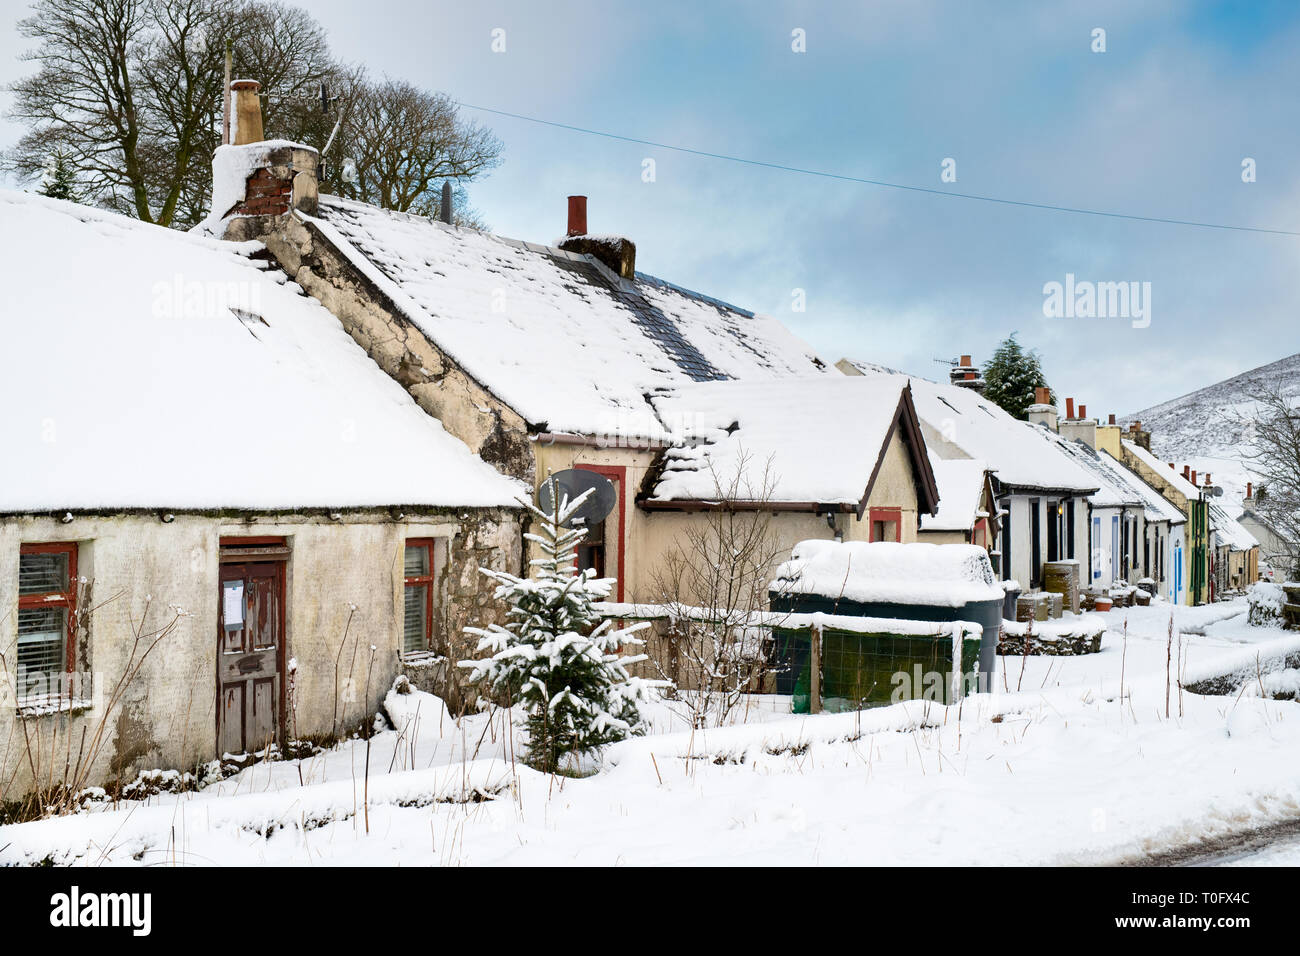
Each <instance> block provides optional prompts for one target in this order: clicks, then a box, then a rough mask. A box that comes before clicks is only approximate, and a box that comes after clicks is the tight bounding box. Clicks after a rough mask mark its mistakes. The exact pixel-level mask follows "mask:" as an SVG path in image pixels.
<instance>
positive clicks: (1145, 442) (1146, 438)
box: [1125, 422, 1151, 451]
mask: <svg viewBox="0 0 1300 956" xmlns="http://www.w3.org/2000/svg"><path fill="white" fill-rule="evenodd" d="M1125 437H1127V438H1128V440H1129V441H1131V442H1132V443H1133V444H1135V445H1137V446H1138V447H1139V448H1145V449H1146V450H1147V451H1150V450H1151V433H1150V432H1149V431H1144V430H1143V428H1142V423H1141V422H1133V423H1132V424H1131V425H1129V428H1128V435H1127V436H1125Z"/></svg>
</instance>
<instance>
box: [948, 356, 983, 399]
mask: <svg viewBox="0 0 1300 956" xmlns="http://www.w3.org/2000/svg"><path fill="white" fill-rule="evenodd" d="M948 381H949V383H951V384H953V385H956V386H958V387H959V388H969V389H970V390H971V391H973V392H977V393H979V394H980V395H983V394H984V376H983V375H982V374H981V373H980V370H979V369H977V368H976V367H975V366H974V365H972V364H971V357H970V356H969V355H962V356H960V357H959V358H958V359H957V364H956V365H954V366H953V367H952V369H951V370H950V371H949V372H948Z"/></svg>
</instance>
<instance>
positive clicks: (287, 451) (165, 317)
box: [0, 191, 519, 513]
mask: <svg viewBox="0 0 1300 956" xmlns="http://www.w3.org/2000/svg"><path fill="white" fill-rule="evenodd" d="M264 255H265V250H264V249H263V247H262V246H261V244H259V243H228V242H220V241H217V240H212V239H204V238H200V237H198V236H194V235H188V234H185V233H180V232H175V231H172V230H170V229H164V228H162V227H159V226H153V225H148V224H145V223H141V222H138V221H136V220H132V219H128V218H126V217H123V216H119V215H115V214H112V213H106V212H101V211H98V210H94V209H91V208H88V207H86V206H79V205H75V204H73V203H67V202H60V201H57V200H51V199H44V198H42V197H38V196H32V195H28V194H25V193H17V192H9V191H0V258H2V259H3V261H4V263H5V270H6V274H7V275H8V276H9V281H7V282H6V283H5V286H4V296H5V304H4V310H3V313H2V314H0V323H2V326H0V327H2V328H3V336H4V348H3V349H0V404H3V406H4V408H5V409H6V411H5V414H4V415H3V416H0V443H3V445H4V447H5V448H6V449H7V455H6V460H5V467H4V469H3V474H2V475H0V512H9V513H14V512H35V511H47V510H56V509H57V510H63V509H68V510H81V509H86V510H99V509H116V508H149V509H153V508H167V509H173V510H185V509H199V508H202V509H208V508H212V509H216V508H241V509H285V508H316V507H319V508H324V507H330V508H346V507H364V506H383V505H411V506H416V505H436V506H479V505H483V506H486V505H504V504H511V503H513V499H514V496H515V494H517V493H518V489H519V485H518V484H517V483H516V482H514V481H512V480H510V479H507V478H504V477H502V476H501V475H499V474H498V473H497V472H496V470H495V469H493V468H492V467H490V466H489V465H487V464H485V463H484V462H482V461H481V460H479V459H478V458H476V457H475V456H474V455H473V454H471V452H470V451H469V449H468V448H466V447H465V445H464V444H462V443H461V442H460V441H459V440H457V439H455V438H453V437H452V436H451V435H449V434H447V432H445V431H444V430H443V428H442V426H441V424H440V423H439V422H437V421H436V420H435V419H433V418H431V417H429V416H428V415H427V414H426V413H424V412H423V411H421V410H420V409H419V408H418V407H417V406H416V404H415V402H414V401H413V400H412V399H411V397H410V396H409V395H408V394H407V393H406V391H405V390H404V389H403V388H402V387H401V386H400V385H398V384H397V383H396V382H394V381H392V380H391V379H390V378H389V377H388V376H387V375H385V374H384V373H383V372H382V371H381V370H380V369H379V368H378V366H376V365H375V364H374V362H373V361H371V359H370V358H369V357H368V356H367V355H366V353H365V352H364V351H363V350H362V349H361V347H360V346H358V345H357V344H356V343H355V342H354V341H353V340H352V339H351V338H350V337H349V336H348V334H347V333H346V332H345V331H344V330H343V327H342V326H341V325H340V324H339V321H338V320H337V319H336V318H334V316H332V315H331V314H330V313H329V312H327V311H326V310H325V309H324V308H323V307H322V306H321V305H320V304H319V303H317V302H316V301H315V300H313V299H310V298H308V297H307V296H306V295H305V294H303V292H302V290H301V289H299V288H298V286H297V285H296V284H294V283H292V282H289V281H288V280H287V279H286V277H285V276H284V274H283V273H281V272H278V271H272V270H271V269H270V267H269V265H268V262H267V259H266V258H262V257H261V256H264ZM255 256H257V257H258V258H255Z"/></svg>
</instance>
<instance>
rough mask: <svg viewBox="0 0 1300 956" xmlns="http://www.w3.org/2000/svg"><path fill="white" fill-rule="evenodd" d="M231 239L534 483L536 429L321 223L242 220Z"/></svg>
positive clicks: (464, 432)
mask: <svg viewBox="0 0 1300 956" xmlns="http://www.w3.org/2000/svg"><path fill="white" fill-rule="evenodd" d="M225 238H227V239H233V240H245V239H257V240H260V241H262V242H264V243H265V244H266V247H267V249H269V250H270V252H271V254H272V255H274V256H275V258H276V260H277V261H278V262H279V263H280V266H281V267H282V268H283V269H284V270H285V271H286V272H287V273H288V274H289V276H290V277H291V278H293V279H294V281H296V282H297V283H298V284H299V285H300V286H302V287H303V289H304V290H305V291H306V292H307V294H308V295H311V296H312V297H313V298H316V299H318V300H319V301H320V302H321V304H322V305H324V306H325V308H327V309H328V310H329V311H330V312H331V313H333V315H334V316H336V317H337V318H338V319H339V321H340V322H342V323H343V327H344V328H345V329H346V330H347V331H348V334H349V335H351V336H352V338H353V339H355V340H356V341H357V343H358V344H359V345H360V346H361V347H362V348H363V349H365V350H366V354H368V355H369V356H370V357H371V358H372V359H374V361H375V362H376V363H377V364H378V365H379V367H380V368H382V369H383V370H384V371H385V372H387V373H388V374H389V375H390V376H391V377H392V378H394V379H395V380H396V381H397V382H399V383H400V384H401V385H402V386H403V387H404V388H405V389H406V390H407V391H408V392H410V394H411V396H412V397H413V398H414V399H415V401H416V403H417V404H418V405H419V406H420V407H421V408H423V409H424V410H425V411H426V412H428V413H429V414H430V415H432V416H433V417H434V418H437V419H438V420H439V421H440V422H442V424H443V427H444V428H446V429H447V431H448V432H450V433H451V434H453V435H455V436H456V437H457V438H459V439H460V440H461V441H463V442H464V443H465V444H466V445H468V446H469V448H470V450H471V451H473V452H474V453H475V454H476V455H478V456H480V457H481V458H483V459H484V460H485V461H487V462H489V463H490V464H492V465H493V466H495V467H496V468H497V469H498V470H499V471H501V472H502V473H504V474H507V475H511V476H513V477H516V478H522V479H524V480H526V481H532V480H533V471H534V458H533V448H532V442H531V441H530V440H529V428H528V424H527V423H526V422H525V421H524V420H523V419H522V418H521V417H520V416H519V415H518V414H517V413H516V412H515V411H514V410H513V409H511V408H510V407H509V406H507V405H506V404H505V403H504V402H502V401H501V400H500V399H498V398H497V397H496V396H495V395H493V394H492V393H491V392H489V391H488V390H487V389H486V388H484V387H483V386H482V385H480V384H479V382H478V381H477V380H475V379H474V378H473V377H472V376H471V375H470V374H469V373H468V372H466V371H465V370H464V369H463V368H461V367H460V365H459V364H457V363H456V362H455V361H454V360H453V359H451V358H450V357H449V356H448V355H446V353H444V352H442V351H441V350H440V349H438V348H437V347H435V346H434V345H433V344H432V343H431V342H430V341H429V339H428V338H427V337H426V336H425V335H424V333H423V332H421V331H420V329H419V328H418V327H417V326H416V325H415V323H414V322H412V321H411V320H410V319H408V318H407V317H406V316H405V315H404V314H403V313H402V311H401V310H400V309H398V308H397V306H396V305H395V304H394V303H393V302H392V300H391V299H390V298H389V297H388V296H387V294H385V293H384V292H383V291H382V290H381V289H380V288H379V287H378V286H377V285H376V284H375V283H374V282H372V281H371V280H370V278H369V277H367V276H366V275H365V274H364V273H362V272H361V271H360V270H359V269H357V268H356V266H354V265H353V264H352V263H351V262H350V261H349V260H348V259H347V258H345V257H344V256H343V255H341V254H340V253H339V252H338V250H337V249H336V248H335V247H334V246H333V244H332V243H330V242H329V240H328V239H326V238H325V236H324V235H323V234H322V233H321V231H320V229H319V228H318V227H317V226H316V225H315V224H313V223H305V222H302V221H299V220H298V219H296V218H293V217H290V216H282V217H280V218H278V219H271V220H268V219H265V218H254V219H235V220H233V221H232V222H231V223H230V224H229V226H228V228H227V231H226V234H225Z"/></svg>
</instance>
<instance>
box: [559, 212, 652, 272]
mask: <svg viewBox="0 0 1300 956" xmlns="http://www.w3.org/2000/svg"><path fill="white" fill-rule="evenodd" d="M558 245H559V247H560V248H561V249H564V250H565V251H566V252H576V253H577V254H578V255H584V256H591V257H592V258H593V259H597V260H599V261H600V262H601V263H603V264H604V265H605V267H606V268H607V269H609V271H610V272H613V273H615V274H616V275H618V276H619V277H620V278H623V279H635V278H636V243H634V242H633V241H632V240H631V239H624V238H623V237H622V236H590V235H588V234H587V197H586V196H570V197H569V229H568V234H567V235H565V237H564V238H563V239H561V240H560V241H559V243H558Z"/></svg>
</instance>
